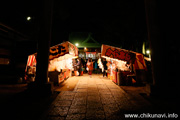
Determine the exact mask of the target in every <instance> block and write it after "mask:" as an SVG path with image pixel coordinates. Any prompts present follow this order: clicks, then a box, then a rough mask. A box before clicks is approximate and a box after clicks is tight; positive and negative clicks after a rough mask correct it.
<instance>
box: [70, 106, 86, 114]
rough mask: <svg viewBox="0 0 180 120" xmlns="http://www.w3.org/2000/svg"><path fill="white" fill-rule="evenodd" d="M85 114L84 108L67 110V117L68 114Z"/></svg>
mask: <svg viewBox="0 0 180 120" xmlns="http://www.w3.org/2000/svg"><path fill="white" fill-rule="evenodd" d="M85 113H86V106H77V107H71V108H70V109H69V112H68V115H70V114H85Z"/></svg>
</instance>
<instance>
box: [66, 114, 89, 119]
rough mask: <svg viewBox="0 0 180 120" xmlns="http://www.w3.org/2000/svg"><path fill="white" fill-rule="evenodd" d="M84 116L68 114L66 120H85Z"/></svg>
mask: <svg viewBox="0 0 180 120" xmlns="http://www.w3.org/2000/svg"><path fill="white" fill-rule="evenodd" d="M85 119H86V116H85V114H70V115H67V117H66V120H85Z"/></svg>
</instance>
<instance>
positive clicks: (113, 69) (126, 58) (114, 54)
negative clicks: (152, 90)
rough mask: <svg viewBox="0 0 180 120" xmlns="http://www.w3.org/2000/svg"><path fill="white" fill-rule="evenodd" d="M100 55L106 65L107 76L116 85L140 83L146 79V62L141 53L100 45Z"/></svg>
mask: <svg viewBox="0 0 180 120" xmlns="http://www.w3.org/2000/svg"><path fill="white" fill-rule="evenodd" d="M101 57H102V58H105V59H106V61H107V66H108V73H107V74H108V77H109V78H110V79H111V80H112V81H113V82H114V83H116V84H118V85H132V83H136V84H141V83H143V82H144V81H145V79H146V70H147V68H146V64H145V61H144V56H143V54H141V53H137V52H133V51H129V50H125V49H120V48H117V47H113V46H108V45H102V46H101Z"/></svg>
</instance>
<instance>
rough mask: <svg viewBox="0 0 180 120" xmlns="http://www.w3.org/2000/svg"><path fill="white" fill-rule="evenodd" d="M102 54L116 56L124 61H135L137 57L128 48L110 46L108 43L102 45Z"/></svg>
mask: <svg viewBox="0 0 180 120" xmlns="http://www.w3.org/2000/svg"><path fill="white" fill-rule="evenodd" d="M101 56H106V57H110V58H115V59H118V60H123V61H130V60H132V62H133V63H134V61H135V59H136V54H135V53H132V52H130V51H128V50H124V49H120V48H116V47H112V46H108V45H102V47H101Z"/></svg>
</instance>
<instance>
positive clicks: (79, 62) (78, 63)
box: [75, 58, 82, 76]
mask: <svg viewBox="0 0 180 120" xmlns="http://www.w3.org/2000/svg"><path fill="white" fill-rule="evenodd" d="M75 66H77V70H78V72H79V76H81V67H82V65H81V58H78V59H77V64H76V65H75Z"/></svg>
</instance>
